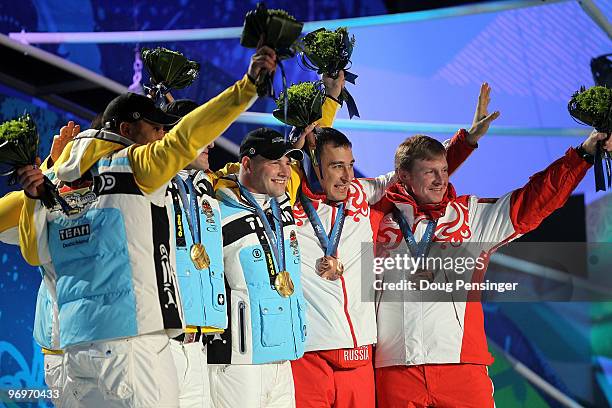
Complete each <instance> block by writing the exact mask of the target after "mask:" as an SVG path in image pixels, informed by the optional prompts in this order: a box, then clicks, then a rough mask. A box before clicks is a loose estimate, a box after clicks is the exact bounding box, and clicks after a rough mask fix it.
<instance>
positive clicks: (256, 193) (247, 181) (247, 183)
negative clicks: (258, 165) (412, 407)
mask: <svg viewBox="0 0 612 408" xmlns="http://www.w3.org/2000/svg"><path fill="white" fill-rule="evenodd" d="M238 182H239V183H240V184H242V185H243V187H244V188H246V189H247V190H248V191H249V192H250V193H251V194H252V195H253V198H255V201H256V202H257V204H259V205H261V206H263V205H264V204H266V203H267V202H268V200H269V199H270V196H269V195H268V194H266V192H262V191H260V190H259V189H258V188H257V186H256V183H255V182H254V180H253V179H252V177H249V176H248V175H247V174H244V173H243V172H242V171H241V172H240V173H238Z"/></svg>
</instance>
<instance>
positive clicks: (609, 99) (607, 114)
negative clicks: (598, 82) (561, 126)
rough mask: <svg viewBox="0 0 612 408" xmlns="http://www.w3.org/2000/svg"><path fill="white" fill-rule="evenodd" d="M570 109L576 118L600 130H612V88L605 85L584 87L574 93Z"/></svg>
mask: <svg viewBox="0 0 612 408" xmlns="http://www.w3.org/2000/svg"><path fill="white" fill-rule="evenodd" d="M568 110H569V112H570V115H572V117H574V118H575V119H576V120H578V121H580V122H582V123H584V124H586V125H589V126H592V127H594V128H595V129H597V130H598V131H600V132H605V133H610V132H611V131H612V89H609V88H606V87H604V86H593V87H591V88H589V89H585V88H584V87H582V88H580V90H578V91H576V92H575V93H574V94H573V95H572V98H571V99H570V102H569V104H568Z"/></svg>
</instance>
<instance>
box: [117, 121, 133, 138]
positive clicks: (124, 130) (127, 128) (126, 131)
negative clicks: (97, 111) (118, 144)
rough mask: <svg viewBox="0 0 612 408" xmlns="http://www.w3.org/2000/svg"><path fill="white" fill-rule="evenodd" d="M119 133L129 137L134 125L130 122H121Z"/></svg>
mask: <svg viewBox="0 0 612 408" xmlns="http://www.w3.org/2000/svg"><path fill="white" fill-rule="evenodd" d="M119 134H120V135H121V136H123V137H127V138H129V137H130V135H131V134H132V126H131V125H130V124H129V123H128V122H121V123H120V124H119Z"/></svg>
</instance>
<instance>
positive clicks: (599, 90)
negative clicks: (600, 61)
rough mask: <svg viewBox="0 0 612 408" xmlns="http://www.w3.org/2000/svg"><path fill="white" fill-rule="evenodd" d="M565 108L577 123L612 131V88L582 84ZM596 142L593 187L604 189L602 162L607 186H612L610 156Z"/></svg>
mask: <svg viewBox="0 0 612 408" xmlns="http://www.w3.org/2000/svg"><path fill="white" fill-rule="evenodd" d="M567 109H568V111H569V113H570V115H571V116H572V118H574V120H576V121H577V122H578V123H582V124H585V125H588V126H592V127H594V128H595V129H596V130H597V131H598V132H602V133H608V135H609V134H610V133H612V89H610V88H606V87H605V86H593V87H591V88H589V89H586V88H585V87H584V86H583V87H581V88H580V89H579V90H578V91H576V92H575V93H574V94H573V95H572V98H571V99H570V101H569V103H568V105H567ZM602 143H603V142H602V141H600V142H598V147H597V151H596V153H595V167H594V171H595V189H596V191H605V190H606V183H605V177H604V172H603V162H604V161H605V163H606V173H607V176H608V188H610V187H612V157H610V153H608V152H607V151H605V150H604V149H603V147H602Z"/></svg>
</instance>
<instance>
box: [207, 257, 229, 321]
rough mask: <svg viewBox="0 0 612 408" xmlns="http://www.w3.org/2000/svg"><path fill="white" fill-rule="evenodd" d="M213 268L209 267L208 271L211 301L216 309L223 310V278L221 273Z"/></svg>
mask: <svg viewBox="0 0 612 408" xmlns="http://www.w3.org/2000/svg"><path fill="white" fill-rule="evenodd" d="M215 269H216V268H215ZM215 269H213V268H210V270H209V273H208V276H209V279H210V287H211V295H212V302H211V303H212V307H213V309H215V310H216V311H218V312H225V307H226V306H225V301H226V300H225V280H224V279H223V273H222V272H219V271H218V270H215Z"/></svg>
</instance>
